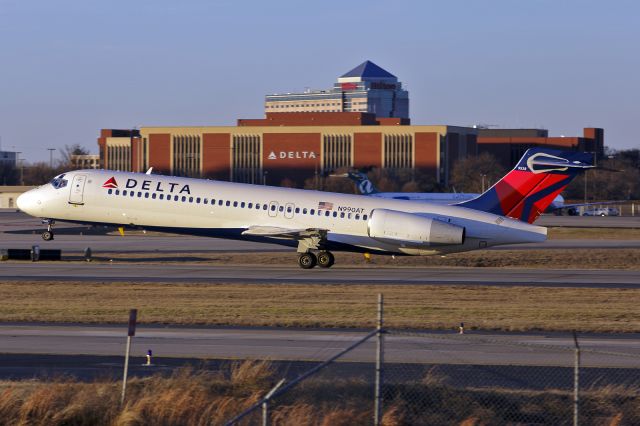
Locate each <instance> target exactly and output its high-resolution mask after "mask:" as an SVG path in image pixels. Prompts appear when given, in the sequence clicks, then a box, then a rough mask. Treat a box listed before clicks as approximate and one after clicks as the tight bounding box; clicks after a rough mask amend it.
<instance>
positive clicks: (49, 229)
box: [42, 219, 55, 241]
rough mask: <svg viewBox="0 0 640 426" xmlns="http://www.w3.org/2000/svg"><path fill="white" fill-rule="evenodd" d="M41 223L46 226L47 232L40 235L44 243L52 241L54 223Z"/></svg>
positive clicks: (50, 221)
mask: <svg viewBox="0 0 640 426" xmlns="http://www.w3.org/2000/svg"><path fill="white" fill-rule="evenodd" d="M42 223H46V224H47V230H46V231H44V232H43V233H42V239H43V240H45V241H51V240H53V224H54V223H55V222H54V221H53V220H49V219H46V220H43V221H42Z"/></svg>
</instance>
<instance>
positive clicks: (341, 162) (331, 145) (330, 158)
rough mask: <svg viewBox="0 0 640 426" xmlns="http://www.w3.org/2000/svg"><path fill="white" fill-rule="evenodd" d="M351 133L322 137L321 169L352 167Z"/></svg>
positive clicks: (330, 169)
mask: <svg viewBox="0 0 640 426" xmlns="http://www.w3.org/2000/svg"><path fill="white" fill-rule="evenodd" d="M351 153H352V143H351V135H324V136H323V138H322V154H323V155H322V171H323V172H330V171H333V170H337V169H339V168H341V167H349V168H350V167H353V160H352V154H351Z"/></svg>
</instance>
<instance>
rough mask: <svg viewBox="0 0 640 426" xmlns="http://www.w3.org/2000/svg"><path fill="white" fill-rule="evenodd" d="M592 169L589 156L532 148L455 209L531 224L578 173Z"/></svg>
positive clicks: (579, 153)
mask: <svg viewBox="0 0 640 426" xmlns="http://www.w3.org/2000/svg"><path fill="white" fill-rule="evenodd" d="M592 167H594V166H593V156H592V155H591V154H588V153H584V152H573V151H558V150H553V149H546V148H532V149H529V150H527V152H525V153H524V155H523V156H522V158H521V159H520V161H519V162H518V164H517V165H516V167H515V168H514V169H513V170H511V171H510V172H509V173H507V174H506V175H505V176H504V177H503V178H502V179H500V180H499V181H498V182H497V183H496V184H495V185H493V186H492V187H491V188H489V189H488V190H487V191H486V192H484V193H483V194H480V195H479V196H478V197H476V198H474V199H473V200H469V201H465V202H463V203H460V204H458V206H462V207H467V208H470V209H474V210H481V211H485V212H489V213H494V214H498V215H501V216H508V217H511V218H514V219H518V220H521V221H523V222H528V223H533V222H534V221H535V220H536V219H537V218H538V216H540V214H542V212H544V211H545V210H546V209H547V207H549V205H550V204H551V202H552V201H553V199H554V198H555V197H556V196H557V195H558V194H559V193H560V192H562V190H563V189H564V188H566V186H567V185H568V184H569V182H571V181H572V180H573V178H574V177H576V175H577V174H578V173H579V172H580V171H581V170H584V169H589V168H592Z"/></svg>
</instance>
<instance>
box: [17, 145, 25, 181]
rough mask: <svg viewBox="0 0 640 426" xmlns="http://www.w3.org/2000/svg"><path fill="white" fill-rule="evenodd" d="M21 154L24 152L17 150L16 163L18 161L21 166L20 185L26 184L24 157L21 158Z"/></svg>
mask: <svg viewBox="0 0 640 426" xmlns="http://www.w3.org/2000/svg"><path fill="white" fill-rule="evenodd" d="M20 154H22V152H16V163H18V167H20V186H24V172H23V170H22V159H21V158H20Z"/></svg>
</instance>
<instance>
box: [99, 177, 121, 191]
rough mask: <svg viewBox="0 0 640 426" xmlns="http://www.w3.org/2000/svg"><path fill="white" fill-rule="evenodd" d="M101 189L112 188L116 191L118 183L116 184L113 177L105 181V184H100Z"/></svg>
mask: <svg viewBox="0 0 640 426" xmlns="http://www.w3.org/2000/svg"><path fill="white" fill-rule="evenodd" d="M102 187H103V188H114V189H117V188H118V182H116V178H115V177H113V176H112V177H111V178H110V179H109V180H108V181H106V182H105V183H103V184H102Z"/></svg>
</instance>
